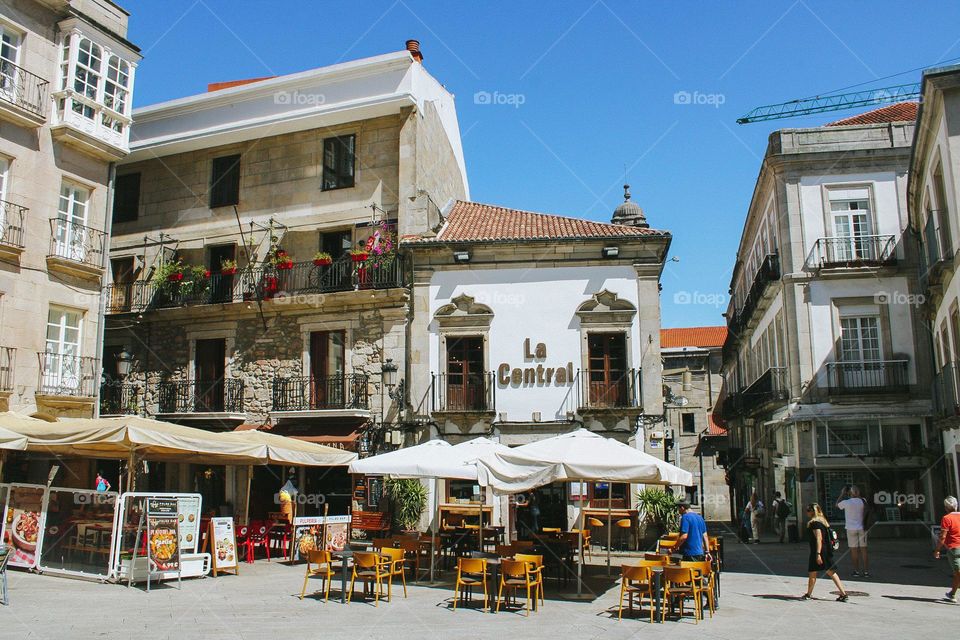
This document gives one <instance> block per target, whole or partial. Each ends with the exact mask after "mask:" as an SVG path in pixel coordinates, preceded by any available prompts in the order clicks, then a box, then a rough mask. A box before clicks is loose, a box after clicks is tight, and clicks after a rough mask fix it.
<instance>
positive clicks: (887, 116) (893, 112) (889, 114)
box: [826, 102, 920, 127]
mask: <svg viewBox="0 0 960 640" xmlns="http://www.w3.org/2000/svg"><path fill="white" fill-rule="evenodd" d="M919 107H920V103H918V102H898V103H896V104H891V105H887V106H886V107H880V108H879V109H874V110H873V111H867V112H866V113H861V114H859V115H855V116H850V117H849V118H844V119H842V120H837V121H835V122H831V123H829V124H827V125H826V126H828V127H845V126H850V125H856V124H882V123H884V122H906V121H910V120H916V119H917V109H918V108H919Z"/></svg>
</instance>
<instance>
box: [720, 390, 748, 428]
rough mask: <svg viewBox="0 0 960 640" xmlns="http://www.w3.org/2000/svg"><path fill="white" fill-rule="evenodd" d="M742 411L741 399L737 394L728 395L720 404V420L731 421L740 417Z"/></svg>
mask: <svg viewBox="0 0 960 640" xmlns="http://www.w3.org/2000/svg"><path fill="white" fill-rule="evenodd" d="M742 410H743V406H742V398H741V397H740V394H739V393H728V394H727V395H726V396H724V398H723V402H721V403H720V418H722V419H723V420H727V421H729V420H731V419H733V418H736V417H737V416H739V415H740V413H741V412H742Z"/></svg>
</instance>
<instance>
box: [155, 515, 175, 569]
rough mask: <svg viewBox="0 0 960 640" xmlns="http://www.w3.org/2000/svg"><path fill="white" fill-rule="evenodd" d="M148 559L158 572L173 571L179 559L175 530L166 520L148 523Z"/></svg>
mask: <svg viewBox="0 0 960 640" xmlns="http://www.w3.org/2000/svg"><path fill="white" fill-rule="evenodd" d="M150 524H151V527H150V529H151V530H150V559H151V560H153V563H154V565H156V567H157V569H158V570H159V571H169V570H175V569H177V568H178V567H179V564H180V558H179V554H178V546H177V530H176V528H175V527H171V526H169V523H168V521H167V520H166V519H163V520H160V519H157V520H154V521H153V522H151V523H150Z"/></svg>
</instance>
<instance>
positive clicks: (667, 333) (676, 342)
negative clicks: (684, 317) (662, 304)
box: [660, 326, 727, 349]
mask: <svg viewBox="0 0 960 640" xmlns="http://www.w3.org/2000/svg"><path fill="white" fill-rule="evenodd" d="M726 339H727V328H726V327H723V326H720V327H683V328H679V329H661V330H660V348H661V349H663V348H671V347H722V346H723V342H724V340H726Z"/></svg>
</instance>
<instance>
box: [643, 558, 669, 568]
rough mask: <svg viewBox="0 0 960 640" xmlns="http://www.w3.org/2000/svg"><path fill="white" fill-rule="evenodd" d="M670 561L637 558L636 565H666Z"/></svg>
mask: <svg viewBox="0 0 960 640" xmlns="http://www.w3.org/2000/svg"><path fill="white" fill-rule="evenodd" d="M668 564H670V563H669V562H664V561H663V560H646V559H643V560H637V562H636V564H635V566H637V567H651V568H652V567H665V566H667V565H668Z"/></svg>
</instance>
